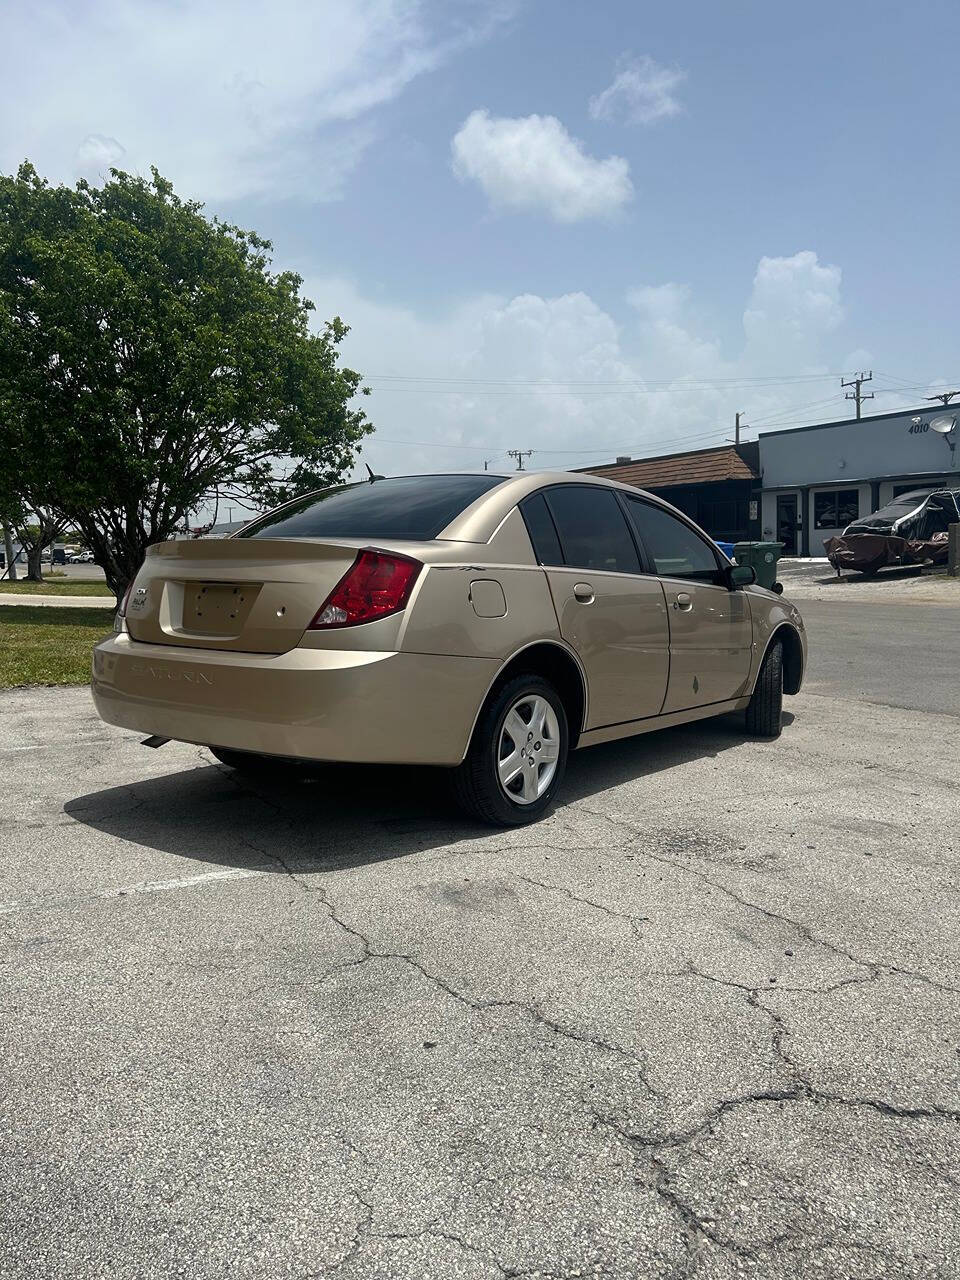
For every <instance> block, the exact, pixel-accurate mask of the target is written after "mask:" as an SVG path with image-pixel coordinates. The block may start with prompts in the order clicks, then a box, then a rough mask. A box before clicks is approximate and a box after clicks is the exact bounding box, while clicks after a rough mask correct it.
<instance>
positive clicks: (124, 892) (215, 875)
mask: <svg viewBox="0 0 960 1280" xmlns="http://www.w3.org/2000/svg"><path fill="white" fill-rule="evenodd" d="M271 872H272V873H276V872H277V866H276V864H275V863H271V862H265V863H263V864H262V865H261V866H259V867H230V868H228V869H226V870H224V871H204V872H201V873H200V874H199V875H196V876H180V877H179V878H178V879H176V880H144V881H141V883H140V884H130V885H126V886H124V887H123V888H121V889H104V890H101V891H100V892H98V893H71V894H67V895H66V896H64V897H59V898H54V897H49V898H24V899H23V900H22V901H20V902H0V916H9V915H12V914H13V913H14V912H15V911H29V910H31V909H32V908H35V907H58V906H64V905H66V904H68V903H71V902H97V901H102V900H105V899H110V898H127V897H132V896H133V895H134V894H138V893H164V892H165V891H166V890H168V889H188V888H190V887H191V886H192V885H197V884H206V883H207V882H208V881H211V880H249V879H252V878H253V877H255V876H264V875H268V874H270V873H271Z"/></svg>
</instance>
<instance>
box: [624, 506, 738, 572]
mask: <svg viewBox="0 0 960 1280" xmlns="http://www.w3.org/2000/svg"><path fill="white" fill-rule="evenodd" d="M624 501H625V502H626V504H627V510H628V511H629V512H630V516H631V518H632V520H633V523H634V526H635V527H636V530H637V532H638V533H639V535H640V541H641V542H642V543H643V545H644V548H645V550H646V552H647V555H648V556H649V558H650V560H651V562H652V564H653V567H654V570H655V571H656V572H657V573H658V574H660V576H661V577H664V578H695V579H697V580H698V581H700V582H718V581H719V574H720V568H719V562H718V561H717V556H716V553H715V552H714V550H713V548H712V547H711V546H710V544H709V543H708V542H705V541H704V539H703V538H701V537H700V535H699V534H697V533H694V531H693V530H692V529H691V528H690V526H689V525H688V524H684V523H683V521H682V520H678V519H677V518H676V516H672V515H671V514H670V512H669V511H664V510H663V508H662V507H655V506H653V505H651V503H649V502H644V501H643V500H642V499H641V498H631V497H629V496H627V495H625V496H624Z"/></svg>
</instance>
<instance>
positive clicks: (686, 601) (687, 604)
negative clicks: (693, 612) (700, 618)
mask: <svg viewBox="0 0 960 1280" xmlns="http://www.w3.org/2000/svg"><path fill="white" fill-rule="evenodd" d="M673 607H674V608H675V609H682V610H683V612H684V613H686V612H687V611H688V610H690V609H692V608H693V601H692V600H691V599H690V597H689V596H688V595H687V593H686V591H680V592H678V593H677V598H676V600H674V602H673Z"/></svg>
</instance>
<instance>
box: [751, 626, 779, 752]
mask: <svg viewBox="0 0 960 1280" xmlns="http://www.w3.org/2000/svg"><path fill="white" fill-rule="evenodd" d="M782 727H783V645H782V644H781V643H780V641H779V640H778V641H777V642H776V644H772V645H771V646H770V648H769V649H768V650H767V653H766V656H765V657H764V659H763V666H762V667H761V668H760V674H759V675H758V676H757V683H756V687H755V688H754V690H753V697H752V698H751V699H750V702H749V705H748V706H747V733H750V734H753V736H754V737H755V738H779V737H780V730H781V728H782Z"/></svg>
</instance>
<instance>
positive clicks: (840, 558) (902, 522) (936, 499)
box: [823, 485, 960, 573]
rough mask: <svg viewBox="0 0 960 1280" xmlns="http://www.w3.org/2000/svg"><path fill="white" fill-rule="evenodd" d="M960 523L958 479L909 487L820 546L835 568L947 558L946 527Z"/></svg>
mask: <svg viewBox="0 0 960 1280" xmlns="http://www.w3.org/2000/svg"><path fill="white" fill-rule="evenodd" d="M952 524H960V485H958V487H957V488H943V489H913V490H910V491H909V492H908V493H901V494H898V495H897V497H895V498H894V499H893V501H892V502H889V503H887V505H886V506H885V507H881V508H880V510H879V511H875V512H874V513H873V515H872V516H864V517H863V518H862V519H859V520H854V521H853V523H852V524H848V525H847V527H846V528H845V529H844V531H843V533H841V534H840V535H839V536H838V537H835V538H828V539H827V540H826V541H825V542H824V544H823V549H824V551H826V553H827V559H828V560H829V561H830V563H831V564H832V565H833V567H834V568H835V569H836V570H837V572H838V573H839V572H840V570H841V569H852V570H855V571H856V572H858V573H877V572H878V571H879V570H880V569H884V568H886V567H887V566H888V565H935V564H946V563H947V544H948V530H949V527H950V525H952Z"/></svg>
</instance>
